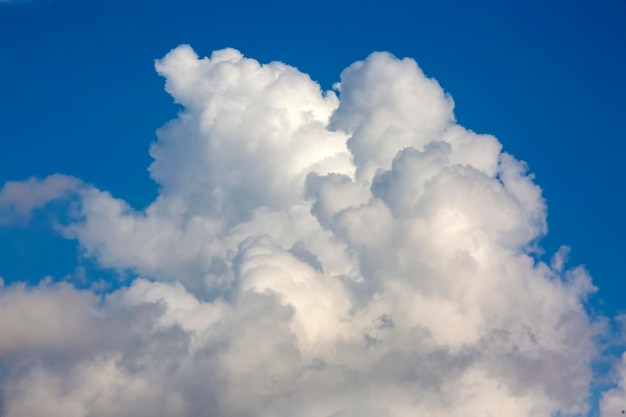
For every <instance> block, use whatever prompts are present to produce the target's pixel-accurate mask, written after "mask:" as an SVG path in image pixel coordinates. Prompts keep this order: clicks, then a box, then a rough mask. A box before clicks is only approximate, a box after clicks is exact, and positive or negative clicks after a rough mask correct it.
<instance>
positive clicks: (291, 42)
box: [0, 0, 626, 317]
mask: <svg viewBox="0 0 626 417" xmlns="http://www.w3.org/2000/svg"><path fill="white" fill-rule="evenodd" d="M625 21H626V2H624V1H623V0H600V1H597V2H591V1H567V2H566V1H552V2H540V1H534V0H532V1H528V2H521V3H506V2H495V1H471V2H461V1H450V0H444V1H438V2H409V1H406V2H404V1H386V2H376V1H370V0H365V1H360V2H356V1H339V2H337V1H333V2H331V1H325V0H324V1H317V2H302V3H299V2H288V1H269V2H250V1H243V0H235V1H223V0H218V1H214V2H206V1H195V0H193V1H192V0H189V1H187V0H185V1H179V2H173V1H147V0H130V1H129V0H126V1H120V0H107V1H84V0H48V1H43V0H29V1H8V2H3V3H0V184H4V183H5V182H6V181H10V180H16V181H17V180H25V179H27V178H29V177H33V176H34V177H39V178H44V177H46V176H48V175H50V174H54V173H62V174H67V175H71V176H74V177H77V178H80V179H81V180H82V181H84V182H85V183H88V184H92V185H93V186H95V187H97V188H98V189H101V190H108V191H109V192H110V193H111V194H112V195H113V196H115V197H116V198H120V199H122V200H125V201H126V202H128V204H130V205H131V206H132V207H134V208H135V209H137V210H141V209H143V208H145V207H147V206H148V205H149V204H150V203H151V202H152V201H153V200H154V199H155V197H156V196H157V195H158V185H156V184H155V182H154V181H153V180H152V179H151V178H150V175H149V172H148V171H147V168H148V166H149V165H150V164H151V162H152V158H151V156H150V154H149V153H148V149H149V147H150V144H151V143H153V142H154V141H155V140H156V135H155V131H156V129H157V128H159V127H161V126H163V125H164V124H165V123H166V122H167V121H168V120H170V119H173V118H175V117H176V115H177V112H179V111H180V110H181V109H182V106H181V105H179V104H175V103H173V101H172V98H171V97H170V95H168V94H167V93H166V92H165V91H164V90H163V85H164V79H163V77H161V76H159V75H158V74H157V73H156V71H155V70H154V60H155V59H160V58H162V57H163V56H164V55H165V54H167V53H168V51H170V50H171V49H173V48H175V47H177V46H178V45H181V44H189V45H191V46H192V47H193V49H194V50H195V51H196V53H197V54H198V55H200V56H208V55H210V54H211V52H212V51H214V50H218V49H222V48H225V47H232V48H236V49H238V50H239V51H241V52H242V53H243V54H244V55H245V56H248V57H252V58H254V59H256V60H258V61H259V62H261V63H265V62H270V61H281V62H285V63H287V64H289V65H292V66H295V67H296V68H298V69H299V70H300V71H302V72H304V73H308V74H309V75H310V77H311V78H312V79H313V80H315V81H317V82H319V83H320V85H321V87H322V88H323V89H324V90H328V89H330V88H331V87H332V85H333V83H335V82H337V81H339V74H340V73H341V71H342V70H343V69H344V68H346V67H347V66H349V65H350V64H351V63H353V62H355V61H358V60H362V59H365V58H366V57H367V56H368V55H369V54H370V53H372V52H374V51H388V52H390V53H392V54H393V55H395V56H396V57H399V58H403V57H410V58H413V59H415V60H416V61H417V63H418V64H419V66H420V67H421V68H422V69H423V71H424V72H425V73H426V75H428V76H430V77H434V78H435V79H436V80H437V81H438V82H439V84H440V85H441V86H442V88H443V89H444V90H445V91H446V92H448V93H450V94H451V95H452V97H453V99H454V102H455V115H456V118H457V121H458V123H459V124H460V125H462V126H464V127H466V128H468V129H471V130H473V131H475V132H477V133H486V134H491V135H494V136H496V137H497V138H498V139H499V141H500V142H501V143H502V144H503V147H504V151H506V152H509V153H511V154H512V155H514V156H515V157H516V158H518V159H521V160H524V161H526V162H527V163H528V165H529V167H530V171H531V172H532V173H534V174H535V182H536V183H537V184H538V185H539V186H540V187H541V189H542V190H543V196H544V197H545V198H546V200H547V205H548V218H547V219H548V230H549V232H548V234H547V236H546V237H545V238H543V239H542V240H541V242H540V246H541V247H542V248H543V249H544V250H545V252H546V255H545V256H544V257H543V259H544V260H546V262H549V259H550V258H551V257H552V255H553V254H554V253H555V252H556V251H557V250H558V248H559V247H560V246H561V245H567V246H570V247H571V248H572V250H571V253H570V264H573V265H578V264H584V265H586V267H587V269H588V270H589V271H590V273H591V276H592V277H593V283H594V285H596V286H597V287H598V288H599V291H598V292H597V293H596V294H595V295H593V296H591V299H590V303H589V305H588V308H589V309H591V310H596V311H598V312H600V313H601V314H605V315H607V316H611V317H612V316H614V315H616V314H620V313H624V312H625V310H626V303H625V302H624V300H623V296H622V294H623V293H624V289H625V288H626V287H625V284H624V282H625V278H626V266H625V264H624V262H622V258H623V256H622V255H623V253H624V252H625V251H626V243H625V240H624V236H625V235H626V224H625V222H624V221H623V215H624V213H625V212H626V198H625V197H624V191H623V190H624V189H626V174H624V172H623V166H624V163H623V155H624V153H625V151H626V145H625V143H626V141H625V139H626V124H625V123H624V122H623V120H624V117H623V115H624V114H626V101H625V100H624V97H626V78H625V77H624V74H626V55H625V54H624V53H623V51H624V50H625V49H626V29H624V27H625V26H624V22H625ZM55 216H56V217H58V216H60V217H63V216H66V208H65V207H64V206H59V207H57V206H55V205H52V206H50V207H49V208H48V209H47V210H44V211H38V212H36V213H35V214H34V217H33V218H32V219H31V220H30V221H29V222H28V223H21V224H17V225H7V226H4V227H1V228H0V276H1V277H3V278H4V280H5V282H6V283H9V284H10V283H13V282H18V281H25V280H26V281H30V282H37V281H39V280H40V279H41V278H43V277H44V276H47V275H51V276H52V277H53V279H55V280H62V279H63V278H64V277H65V276H67V275H68V274H70V275H71V274H75V273H76V268H77V266H81V267H84V268H86V269H87V270H88V271H89V274H88V275H89V277H90V278H88V280H93V279H97V278H100V277H105V278H106V279H117V278H115V275H116V274H115V273H112V272H111V271H110V268H108V266H110V265H108V264H106V262H98V261H95V260H94V259H91V258H89V259H88V258H85V257H84V256H82V255H81V253H82V250H83V249H80V246H79V244H78V243H77V242H76V241H75V240H67V239H64V238H63V237H61V236H60V235H59V233H57V232H56V231H55V230H54V227H52V226H51V220H50V219H51V218H52V217H55ZM56 217H55V218H56ZM131 275H133V274H132V273H131Z"/></svg>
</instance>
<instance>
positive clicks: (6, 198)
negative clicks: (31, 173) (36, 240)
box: [0, 174, 81, 224]
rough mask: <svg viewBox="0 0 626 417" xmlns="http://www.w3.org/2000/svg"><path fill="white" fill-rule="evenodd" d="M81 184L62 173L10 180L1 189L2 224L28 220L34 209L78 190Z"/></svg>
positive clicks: (0, 222) (0, 214)
mask: <svg viewBox="0 0 626 417" xmlns="http://www.w3.org/2000/svg"><path fill="white" fill-rule="evenodd" d="M80 186H81V181H80V180H78V179H76V178H74V177H70V176H67V175H61V174H54V175H50V176H49V177H47V178H45V179H43V180H39V179H37V178H30V179H28V180H27V181H8V182H6V183H5V184H4V186H3V187H2V189H0V224H7V223H12V222H15V221H23V220H26V219H28V218H30V216H31V215H32V212H33V210H35V209H38V208H41V207H44V206H45V205H46V204H48V203H50V202H51V201H54V200H57V199H59V198H61V197H63V196H66V195H68V194H70V193H72V192H74V191H76V190H77V189H78V188H79V187H80Z"/></svg>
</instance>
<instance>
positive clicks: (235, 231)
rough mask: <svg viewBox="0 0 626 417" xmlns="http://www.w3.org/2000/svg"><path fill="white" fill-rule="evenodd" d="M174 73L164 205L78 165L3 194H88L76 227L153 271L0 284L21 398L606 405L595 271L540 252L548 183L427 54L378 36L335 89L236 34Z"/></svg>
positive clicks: (108, 410) (15, 390)
mask: <svg viewBox="0 0 626 417" xmlns="http://www.w3.org/2000/svg"><path fill="white" fill-rule="evenodd" d="M156 69H157V71H158V72H159V74H161V75H162V76H163V77H165V79H166V90H167V91H168V92H169V93H170V94H171V95H172V97H173V98H174V100H175V101H176V102H177V103H180V104H181V105H182V106H183V107H184V110H183V111H182V112H181V113H180V114H179V115H178V117H177V118H176V119H174V120H172V121H170V122H169V123H167V124H166V125H165V126H164V127H162V128H161V129H160V130H159V131H158V140H157V141H156V142H155V143H154V144H153V146H152V147H151V150H150V152H151V155H152V156H153V158H154V162H153V163H152V165H151V167H150V173H151V175H152V178H153V179H154V180H155V181H156V182H157V183H158V185H159V187H160V194H159V196H158V198H157V199H156V200H155V201H154V202H153V203H152V204H151V205H150V206H149V207H148V208H147V209H145V210H143V211H136V210H134V209H133V208H132V207H130V206H129V205H128V204H127V203H126V202H124V201H122V200H120V199H116V198H115V197H114V196H112V195H111V194H110V193H108V192H106V191H102V190H98V189H95V188H93V187H88V186H77V185H76V183H74V182H72V181H74V180H67V177H49V178H48V179H47V180H45V181H44V182H37V181H35V182H33V181H31V182H27V183H22V184H21V185H17V184H15V185H11V186H10V187H9V188H7V186H5V189H9V190H11V189H14V190H37V191H36V192H32V194H31V192H30V191H28V192H27V191H23V192H22V191H9V192H6V195H8V196H9V197H4V198H5V199H6V200H7V201H10V202H11V204H13V206H15V207H18V209H17V210H18V211H20V212H30V211H31V209H33V208H36V207H40V206H42V205H43V204H44V203H45V202H47V201H48V200H49V199H51V198H54V197H55V196H58V195H61V194H63V193H64V192H65V191H67V190H72V191H73V192H74V193H75V197H74V205H73V206H72V209H71V212H70V219H69V221H68V222H67V224H65V225H64V226H63V227H62V233H63V234H64V235H65V236H66V237H68V238H72V239H76V240H77V241H78V242H79V244H80V245H81V247H82V248H83V249H84V250H85V253H86V254H87V255H88V256H91V257H92V258H93V259H94V260H96V261H97V262H98V264H99V265H101V266H102V267H106V268H114V269H118V270H124V271H132V272H133V273H135V274H137V275H138V276H142V277H144V278H137V279H136V280H135V281H134V282H133V283H132V284H131V285H130V286H129V287H125V288H121V289H118V290H116V291H115V292H112V293H109V294H105V295H102V296H96V295H95V294H93V293H91V292H89V291H84V290H78V289H76V288H73V287H71V286H69V285H67V284H54V283H49V282H44V283H42V284H41V285H39V286H38V287H36V288H29V287H25V286H23V285H13V286H9V287H6V288H4V289H2V290H1V291H0V359H1V361H2V364H3V371H2V379H1V380H2V403H3V415H4V416H7V417H25V416H40V415H47V416H57V415H58V416H63V417H67V416H69V417H74V416H75V417H86V416H90V417H100V416H129V415H133V416H159V417H160V416H163V417H165V416H199V415H211V416H220V417H244V416H255V417H270V416H272V417H274V416H297V417H350V416H364V417H383V416H384V417H390V416H395V417H408V416H411V417H412V416H416V415H425V416H431V417H439V416H441V417H443V416H446V417H456V416H458V417H460V416H468V415H469V416H509V417H530V416H551V415H555V414H558V413H560V414H559V415H576V414H579V413H585V412H586V411H587V398H588V396H589V389H590V384H591V382H592V372H591V362H592V360H593V359H594V357H595V355H596V354H597V348H596V344H595V343H594V337H595V336H596V333H597V330H596V323H595V322H594V321H593V320H592V319H591V318H590V317H589V316H588V314H587V313H586V311H585V300H586V298H587V297H588V295H589V294H591V293H593V292H594V291H595V288H594V286H593V284H592V282H591V278H590V277H589V275H588V273H587V272H586V271H585V269H584V268H582V267H574V268H569V269H568V268H567V267H566V264H565V260H566V255H567V250H566V249H562V250H560V251H559V252H558V253H557V254H556V255H555V257H554V260H553V262H552V263H551V264H550V265H548V264H546V263H544V262H541V261H538V260H537V258H536V257H535V256H534V255H533V250H535V249H536V247H537V244H538V241H539V240H540V239H541V237H542V236H543V235H544V234H545V233H546V231H547V225H546V224H547V223H546V203H545V201H544V199H543V198H542V196H541V189H540V188H539V187H538V186H537V185H536V184H535V183H534V180H533V177H532V175H530V174H529V173H528V171H527V167H526V165H525V163H523V162H521V161H519V160H517V159H515V158H514V157H513V156H512V155H510V154H507V153H504V152H502V146H501V144H500V142H499V141H498V140H497V139H496V138H495V137H493V136H490V135H482V134H476V133H474V132H472V131H469V130H467V129H465V128H463V127H462V126H460V125H458V124H457V123H456V122H455V118H454V113H453V101H452V98H451V97H450V96H449V95H448V94H446V93H445V92H444V90H443V89H442V88H441V87H440V86H439V84H438V83H437V82H436V81H435V80H434V79H431V78H428V77H426V76H425V75H424V74H423V72H422V71H421V70H420V68H419V67H418V66H417V64H416V63H415V61H413V60H411V59H403V60H399V59H397V58H395V57H393V56H392V55H390V54H387V53H375V54H372V55H370V56H369V57H368V58H367V59H365V60H364V61H360V62H357V63H355V64H353V65H351V66H350V67H348V68H347V69H346V70H345V71H344V72H343V73H342V74H341V82H340V83H339V84H338V85H337V91H338V95H337V93H336V92H334V91H327V92H324V91H322V90H321V89H320V87H319V85H318V84H316V83H315V82H314V81H312V80H311V79H310V77H309V76H307V75H306V74H304V73H302V72H300V71H298V70H297V69H295V68H293V67H290V66H288V65H285V64H282V63H278V62H272V63H269V64H263V65H261V64H260V63H259V62H257V61H255V60H253V59H249V58H246V57H244V56H242V54H241V53H239V52H238V51H236V50H233V49H225V50H221V51H216V52H214V53H213V54H212V55H211V57H210V58H199V57H198V56H197V55H196V54H195V53H194V51H193V50H192V49H191V48H190V47H189V46H180V47H178V48H176V49H174V50H173V51H171V52H170V53H169V54H168V55H167V56H165V57H164V58H163V59H161V60H158V61H157V62H156ZM50 178H56V179H50ZM63 178H65V180H63V181H70V183H68V184H66V185H65V186H62V185H57V186H53V185H52V184H56V182H57V181H61V179H63ZM29 184H30V185H29ZM44 184H46V185H44ZM29 187H30V188H29ZM42 190H52V191H46V192H44V191H42ZM3 193H5V191H3ZM2 195H4V194H2ZM27 195H28V196H30V197H26V196H27ZM19 201H21V202H22V203H17V202H19ZM19 204H21V205H19ZM619 389H621V388H619ZM620 392H621V391H620ZM611 395H613V394H611ZM607 398H608V399H607V400H606V401H605V402H606V404H608V405H607V406H606V407H607V409H609V408H610V409H611V410H613V408H615V407H614V406H613V404H614V403H615V401H613V400H611V399H610V397H607ZM607 415H608V414H607Z"/></svg>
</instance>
